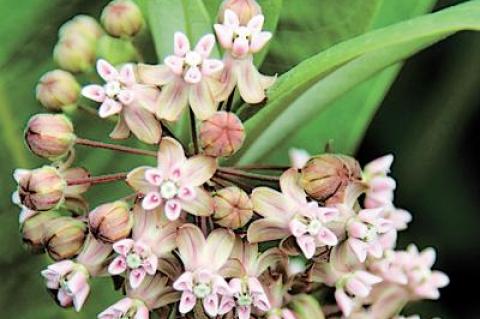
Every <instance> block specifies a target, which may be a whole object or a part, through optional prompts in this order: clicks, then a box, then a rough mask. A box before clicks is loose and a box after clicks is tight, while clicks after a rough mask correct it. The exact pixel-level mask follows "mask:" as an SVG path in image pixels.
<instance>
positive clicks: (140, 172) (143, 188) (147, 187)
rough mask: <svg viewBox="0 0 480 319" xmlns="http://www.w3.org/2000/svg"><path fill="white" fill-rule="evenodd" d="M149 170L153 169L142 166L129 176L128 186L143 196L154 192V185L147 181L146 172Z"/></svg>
mask: <svg viewBox="0 0 480 319" xmlns="http://www.w3.org/2000/svg"><path fill="white" fill-rule="evenodd" d="M148 169H151V167H148V166H141V167H138V168H135V169H134V170H132V171H131V172H130V173H128V175H127V179H126V181H127V184H128V185H129V186H130V187H131V188H133V189H134V190H135V191H137V192H140V193H143V194H147V193H149V192H150V191H152V189H153V188H152V185H151V184H150V183H149V182H147V181H146V180H145V172H146V170H148Z"/></svg>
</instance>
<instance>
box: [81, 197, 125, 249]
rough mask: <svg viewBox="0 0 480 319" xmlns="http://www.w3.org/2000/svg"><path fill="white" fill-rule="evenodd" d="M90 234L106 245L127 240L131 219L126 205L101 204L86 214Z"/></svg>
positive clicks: (116, 203) (119, 203)
mask: <svg viewBox="0 0 480 319" xmlns="http://www.w3.org/2000/svg"><path fill="white" fill-rule="evenodd" d="M88 223H89V227H90V232H91V233H92V234H93V235H94V236H95V238H97V239H98V240H101V241H103V242H106V243H113V242H116V241H119V240H121V239H124V238H127V237H128V235H129V234H130V232H131V230H132V225H133V218H132V215H131V213H130V210H129V207H128V204H127V203H126V202H123V201H116V202H113V203H108V204H103V205H101V206H98V207H97V208H95V209H94V210H93V211H91V212H90V213H89V214H88Z"/></svg>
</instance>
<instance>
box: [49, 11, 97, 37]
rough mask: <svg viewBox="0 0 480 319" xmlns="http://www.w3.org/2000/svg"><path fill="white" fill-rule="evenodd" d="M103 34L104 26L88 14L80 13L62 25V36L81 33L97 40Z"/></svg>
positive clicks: (59, 33) (60, 32)
mask: <svg viewBox="0 0 480 319" xmlns="http://www.w3.org/2000/svg"><path fill="white" fill-rule="evenodd" d="M102 34H103V30H102V27H101V26H100V24H99V23H98V22H97V20H95V19H94V18H92V17H90V16H88V15H84V14H81V15H78V16H76V17H74V18H73V19H72V20H70V21H67V22H66V23H65V24H64V25H62V26H61V27H60V30H59V31H58V35H59V37H60V38H67V37H72V36H75V35H80V36H82V37H84V38H86V39H88V40H90V41H95V40H97V39H98V38H100V37H101V36H102Z"/></svg>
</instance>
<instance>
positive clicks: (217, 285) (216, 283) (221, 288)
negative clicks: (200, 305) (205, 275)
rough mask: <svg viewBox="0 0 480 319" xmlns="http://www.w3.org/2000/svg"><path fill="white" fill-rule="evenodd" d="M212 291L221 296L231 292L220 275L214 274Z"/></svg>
mask: <svg viewBox="0 0 480 319" xmlns="http://www.w3.org/2000/svg"><path fill="white" fill-rule="evenodd" d="M213 292H214V293H216V294H219V295H221V296H230V295H231V294H232V291H231V289H230V286H229V285H228V283H227V281H226V280H225V279H223V277H221V276H215V278H214V279H213Z"/></svg>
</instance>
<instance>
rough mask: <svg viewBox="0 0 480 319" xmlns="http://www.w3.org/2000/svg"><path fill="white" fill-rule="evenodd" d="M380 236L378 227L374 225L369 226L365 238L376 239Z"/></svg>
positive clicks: (367, 240)
mask: <svg viewBox="0 0 480 319" xmlns="http://www.w3.org/2000/svg"><path fill="white" fill-rule="evenodd" d="M377 238H378V234H377V229H376V228H375V227H372V226H368V231H367V234H366V235H365V237H364V238H363V240H364V241H366V242H371V241H374V240H376V239H377Z"/></svg>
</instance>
